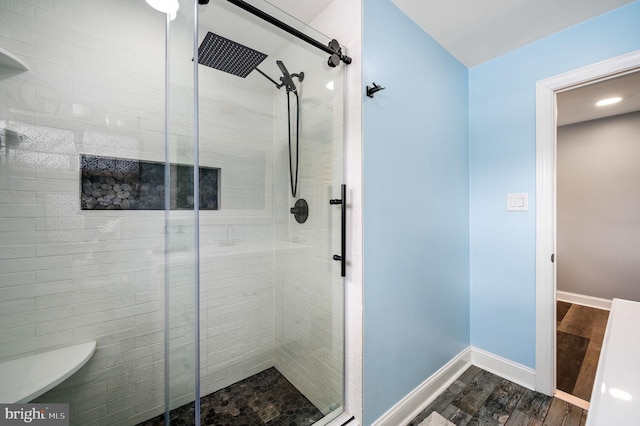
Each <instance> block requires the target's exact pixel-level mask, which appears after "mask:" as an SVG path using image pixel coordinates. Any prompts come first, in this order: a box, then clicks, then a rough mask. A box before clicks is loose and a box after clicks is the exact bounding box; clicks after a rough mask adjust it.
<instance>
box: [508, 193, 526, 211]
mask: <svg viewBox="0 0 640 426" xmlns="http://www.w3.org/2000/svg"><path fill="white" fill-rule="evenodd" d="M528 210H529V193H528V192H518V193H509V194H507V211H510V212H526V211H528Z"/></svg>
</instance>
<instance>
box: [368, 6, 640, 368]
mask: <svg viewBox="0 0 640 426" xmlns="http://www.w3.org/2000/svg"><path fill="white" fill-rule="evenodd" d="M637 49H640V2H639V1H636V2H634V3H631V4H630V5H628V6H625V7H622V8H620V9H617V10H614V11H612V12H609V13H607V14H604V15H601V16H599V17H597V18H594V19H592V20H590V21H587V22H584V23H582V24H580V25H577V26H574V27H572V28H569V29H567V30H565V31H562V32H560V33H557V34H555V35H553V36H550V37H547V38H545V39H543V40H541V41H539V42H536V43H533V44H530V45H528V46H526V47H523V48H521V49H519V50H516V51H514V52H512V53H509V54H507V55H504V56H502V57H500V58H497V59H495V60H492V61H490V62H487V63H484V64H482V65H479V66H476V67H474V68H472V69H471V70H470V71H469V111H470V114H469V118H470V122H469V124H470V128H469V130H470V178H471V194H470V195H471V197H470V203H471V222H470V223H471V238H470V249H471V344H472V345H474V346H476V347H479V348H481V349H484V350H487V351H489V352H492V353H494V354H496V355H500V356H502V357H504V358H507V359H509V360H512V361H515V362H518V363H520V364H523V365H525V366H529V367H532V368H535V189H536V186H535V179H536V157H535V113H536V110H535V108H536V106H535V87H536V81H538V80H541V79H545V78H548V77H551V76H554V75H557V74H560V73H563V72H567V71H570V70H573V69H576V68H579V67H582V66H585V65H589V64H592V63H595V62H598V61H601V60H604V59H608V58H611V57H615V56H618V55H621V54H624V53H628V52H631V51H634V50H637ZM365 143H366V141H365ZM508 192H528V193H529V211H528V212H524V213H523V212H521V213H507V212H506V194H507V193H508Z"/></svg>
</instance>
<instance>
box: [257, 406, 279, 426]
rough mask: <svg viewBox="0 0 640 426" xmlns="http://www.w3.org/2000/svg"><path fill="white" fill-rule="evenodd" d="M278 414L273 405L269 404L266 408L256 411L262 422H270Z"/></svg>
mask: <svg viewBox="0 0 640 426" xmlns="http://www.w3.org/2000/svg"><path fill="white" fill-rule="evenodd" d="M279 415H280V412H279V411H278V409H277V408H276V407H274V406H273V405H269V406H267V407H266V408H264V409H262V410H260V411H258V416H260V418H261V419H262V422H263V423H267V422H270V421H271V420H273V419H275V418H276V417H278V416H279Z"/></svg>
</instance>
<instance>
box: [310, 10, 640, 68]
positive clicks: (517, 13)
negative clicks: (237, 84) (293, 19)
mask: <svg viewBox="0 0 640 426" xmlns="http://www.w3.org/2000/svg"><path fill="white" fill-rule="evenodd" d="M392 2H393V3H395V4H396V6H398V7H399V8H400V10H402V11H403V12H404V13H405V14H407V15H408V16H409V17H410V18H411V19H412V20H413V21H414V22H416V23H417V24H418V25H419V26H420V27H421V28H422V29H423V30H424V31H425V32H427V33H428V34H429V35H430V36H431V37H433V38H434V39H435V40H436V41H437V42H438V43H440V44H441V45H442V46H443V47H444V48H445V49H447V50H448V51H449V52H450V53H451V54H452V55H453V56H455V57H456V58H457V59H458V60H459V61H460V62H462V63H463V64H465V65H466V66H467V67H473V66H475V65H478V64H481V63H482V62H485V61H488V60H490V59H493V58H496V57H498V56H500V55H503V54H505V53H507V52H510V51H512V50H515V49H517V48H519V47H522V46H524V45H526V44H528V43H531V42H533V41H536V40H538V39H541V38H543V37H545V36H548V35H550V34H553V33H555V32H558V31H560V30H563V29H565V28H567V27H569V26H572V25H575V24H577V23H579V22H582V21H585V20H587V19H589V18H592V17H595V16H597V15H600V14H601V13H604V12H607V11H610V10H612V9H616V8H618V7H620V6H623V5H625V4H627V3H632V2H633V0H482V1H480V0H439V1H437V0H392ZM305 3H307V2H305Z"/></svg>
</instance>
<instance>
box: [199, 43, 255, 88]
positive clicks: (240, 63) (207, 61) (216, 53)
mask: <svg viewBox="0 0 640 426" xmlns="http://www.w3.org/2000/svg"><path fill="white" fill-rule="evenodd" d="M266 57H267V55H265V54H264V53H262V52H258V51H257V50H254V49H251V48H250V47H247V46H243V45H242V44H240V43H236V42H235V41H231V40H229V39H227V38H224V37H222V36H219V35H217V34H214V33H212V32H208V33H207V35H206V36H205V37H204V40H202V43H201V44H200V47H198V63H199V64H202V65H206V66H208V67H211V68H215V69H217V70H220V71H224V72H226V73H229V74H233V75H237V76H238V77H242V78H245V77H246V76H248V75H249V73H251V71H253V70H254V69H255V68H256V67H257V66H258V65H260V63H261V62H262V61H264V59H265V58H266Z"/></svg>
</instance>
